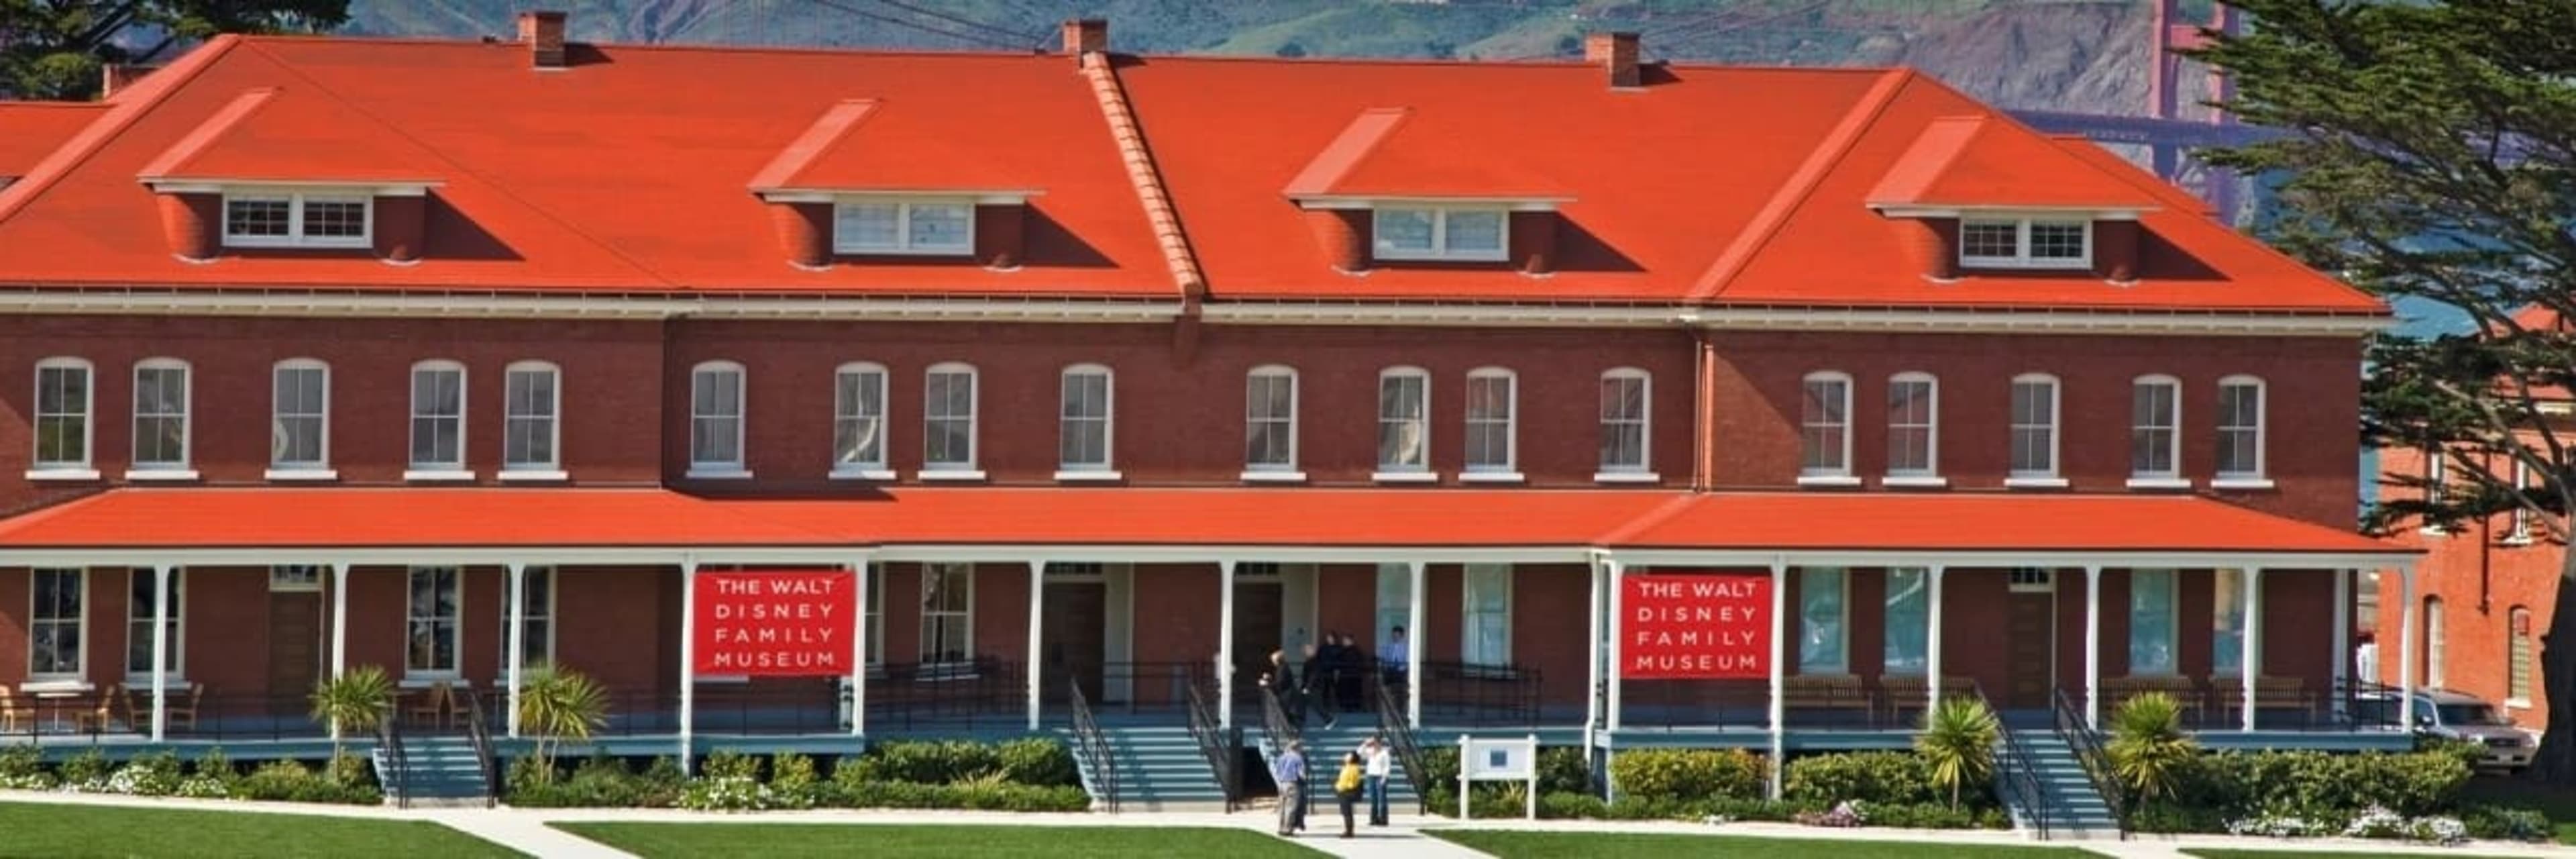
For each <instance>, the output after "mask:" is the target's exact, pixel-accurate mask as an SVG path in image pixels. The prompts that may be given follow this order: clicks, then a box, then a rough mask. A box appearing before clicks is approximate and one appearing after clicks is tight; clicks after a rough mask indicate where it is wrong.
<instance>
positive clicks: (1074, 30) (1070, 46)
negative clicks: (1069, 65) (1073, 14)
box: [1064, 18, 1109, 60]
mask: <svg viewBox="0 0 2576 859" xmlns="http://www.w3.org/2000/svg"><path fill="white" fill-rule="evenodd" d="M1106 50H1109V19H1107V18H1074V19H1071V20H1068V21H1065V22H1064V52H1065V53H1067V54H1071V55H1073V58H1074V59H1077V60H1078V59H1081V58H1082V55H1084V54H1097V53H1100V52H1102V51H1106Z"/></svg>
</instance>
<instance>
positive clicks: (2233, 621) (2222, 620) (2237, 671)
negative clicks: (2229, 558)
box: [2209, 569, 2262, 677]
mask: <svg viewBox="0 0 2576 859" xmlns="http://www.w3.org/2000/svg"><path fill="white" fill-rule="evenodd" d="M2209 581H2210V599H2211V603H2210V609H2209V627H2210V630H2209V673H2211V674H2213V675H2217V676H2221V677H2242V676H2244V673H2243V672H2244V671H2245V571H2244V570H2230V569H2217V570H2211V571H2210V576H2209ZM2261 670H2262V666H2259V665H2258V666H2255V671H2257V672H2260V671H2261Z"/></svg>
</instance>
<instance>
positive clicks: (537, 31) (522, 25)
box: [519, 11, 565, 69]
mask: <svg viewBox="0 0 2576 859" xmlns="http://www.w3.org/2000/svg"><path fill="white" fill-rule="evenodd" d="M564 17H565V16H564V13H562V12H556V11H533V12H521V13H519V41H522V42H526V43H528V56H529V58H530V59H531V60H532V63H531V65H532V67H534V68H540V69H560V68H563V67H564Z"/></svg>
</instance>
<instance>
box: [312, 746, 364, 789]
mask: <svg viewBox="0 0 2576 859" xmlns="http://www.w3.org/2000/svg"><path fill="white" fill-rule="evenodd" d="M323 775H324V777H325V778H328V779H329V780H330V781H331V783H332V784H336V785H343V786H358V785H373V784H375V783H376V770H375V766H374V765H373V764H370V763H369V762H368V761H367V759H366V758H362V757H359V756H357V755H354V754H350V753H348V752H341V753H339V754H335V755H332V756H331V763H330V765H329V766H328V767H325V768H324V769H323Z"/></svg>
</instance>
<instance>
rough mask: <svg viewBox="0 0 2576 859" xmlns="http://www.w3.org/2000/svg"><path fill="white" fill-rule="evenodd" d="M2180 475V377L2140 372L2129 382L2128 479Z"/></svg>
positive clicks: (2164, 479) (2167, 478) (2158, 478)
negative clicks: (2142, 374) (2150, 374)
mask: <svg viewBox="0 0 2576 859" xmlns="http://www.w3.org/2000/svg"><path fill="white" fill-rule="evenodd" d="M2181 478H2182V380H2180V379H2176V378H2174V377H2172V376H2163V375H2157V376H2139V377H2138V378H2137V379H2136V380H2134V381H2132V382H2130V383H2129V479H2130V480H2131V481H2132V482H2138V481H2171V480H2179V479H2181Z"/></svg>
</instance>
